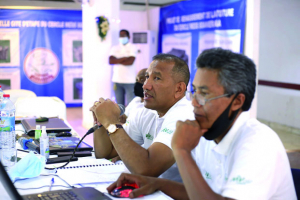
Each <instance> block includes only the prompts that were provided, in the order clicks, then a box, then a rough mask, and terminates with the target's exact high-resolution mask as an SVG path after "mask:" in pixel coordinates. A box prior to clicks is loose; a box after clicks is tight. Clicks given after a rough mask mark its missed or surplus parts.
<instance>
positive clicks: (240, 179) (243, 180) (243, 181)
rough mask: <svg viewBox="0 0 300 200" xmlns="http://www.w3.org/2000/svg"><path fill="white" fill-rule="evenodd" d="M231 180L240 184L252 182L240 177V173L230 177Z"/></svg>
mask: <svg viewBox="0 0 300 200" xmlns="http://www.w3.org/2000/svg"><path fill="white" fill-rule="evenodd" d="M231 181H232V182H235V183H237V184H241V185H243V184H247V183H251V182H252V181H250V180H246V179H245V178H242V177H241V176H240V175H238V176H237V177H233V178H232V179H231Z"/></svg>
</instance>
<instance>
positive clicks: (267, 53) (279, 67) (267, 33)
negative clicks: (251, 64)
mask: <svg viewBox="0 0 300 200" xmlns="http://www.w3.org/2000/svg"><path fill="white" fill-rule="evenodd" d="M260 16H261V18H260V19H261V20H260V47H259V64H260V67H259V76H258V77H259V80H267V81H274V82H283V83H292V84H300V22H299V20H300V1H299V0H262V1H261V13H260ZM257 91H258V103H257V104H258V107H257V117H258V118H260V119H264V120H267V121H271V122H276V123H280V124H283V125H287V126H291V127H295V128H300V123H299V121H300V91H299V90H291V89H282V88H276V87H270V86H261V85H259V86H258V88H257Z"/></svg>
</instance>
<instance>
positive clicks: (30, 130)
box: [21, 118, 71, 136]
mask: <svg viewBox="0 0 300 200" xmlns="http://www.w3.org/2000/svg"><path fill="white" fill-rule="evenodd" d="M21 123H22V125H23V127H24V129H25V132H26V133H27V135H29V136H34V132H35V128H36V125H40V126H41V128H42V126H46V131H47V133H59V132H63V131H65V132H69V131H71V128H70V127H68V126H67V125H66V124H65V122H64V121H63V120H62V119H59V118H49V119H48V121H45V122H37V121H36V119H35V118H28V119H22V120H21Z"/></svg>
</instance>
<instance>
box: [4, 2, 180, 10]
mask: <svg viewBox="0 0 300 200" xmlns="http://www.w3.org/2000/svg"><path fill="white" fill-rule="evenodd" d="M89 1H97V0H0V6H1V7H2V6H37V7H43V6H44V7H49V6H50V7H59V6H60V5H61V6H62V7H68V8H69V9H77V10H80V9H81V4H82V3H84V2H89ZM106 1H109V0H106ZM147 1H148V5H149V7H148V8H149V9H151V8H155V7H162V6H166V5H170V4H173V3H176V2H179V1H182V0H120V9H121V10H131V11H145V10H146V2H147ZM33 2H34V3H33Z"/></svg>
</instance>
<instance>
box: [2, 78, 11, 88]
mask: <svg viewBox="0 0 300 200" xmlns="http://www.w3.org/2000/svg"><path fill="white" fill-rule="evenodd" d="M0 85H1V88H2V90H10V89H11V84H10V79H0Z"/></svg>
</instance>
